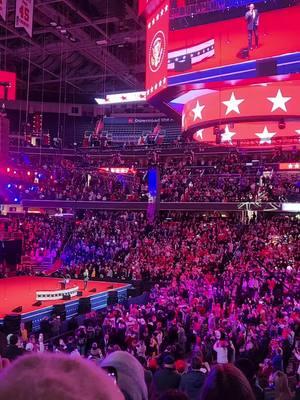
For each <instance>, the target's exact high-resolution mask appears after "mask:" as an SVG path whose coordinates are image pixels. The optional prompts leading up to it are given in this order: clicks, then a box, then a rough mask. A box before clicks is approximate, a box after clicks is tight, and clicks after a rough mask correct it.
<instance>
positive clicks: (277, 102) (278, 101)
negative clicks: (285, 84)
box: [268, 89, 291, 112]
mask: <svg viewBox="0 0 300 400" xmlns="http://www.w3.org/2000/svg"><path fill="white" fill-rule="evenodd" d="M268 100H269V101H271V102H272V103H273V107H272V110H271V112H273V111H275V110H277V109H278V108H280V109H281V110H283V111H285V112H287V109H286V105H285V103H287V102H288V101H289V100H291V97H283V96H282V93H281V90H280V89H278V91H277V95H276V97H268Z"/></svg>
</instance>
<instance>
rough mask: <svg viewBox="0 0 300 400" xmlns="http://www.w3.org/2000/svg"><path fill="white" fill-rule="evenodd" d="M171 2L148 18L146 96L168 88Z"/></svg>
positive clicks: (165, 3) (166, 2)
mask: <svg viewBox="0 0 300 400" xmlns="http://www.w3.org/2000/svg"><path fill="white" fill-rule="evenodd" d="M169 19H170V1H169V0H165V1H163V3H162V4H161V5H160V6H159V7H158V8H157V9H156V10H155V11H154V12H153V13H152V14H151V15H149V17H148V18H147V22H146V30H147V39H146V96H147V98H150V97H151V96H153V95H155V94H157V93H158V92H160V91H161V90H162V89H164V88H166V87H167V73H168V37H169Z"/></svg>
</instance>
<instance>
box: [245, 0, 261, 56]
mask: <svg viewBox="0 0 300 400" xmlns="http://www.w3.org/2000/svg"><path fill="white" fill-rule="evenodd" d="M245 20H246V22H247V29H248V50H249V51H250V50H253V48H252V38H253V36H254V39H255V47H256V48H257V47H258V24H259V13H258V10H257V9H256V8H255V6H254V4H253V3H252V4H250V5H249V11H247V12H246V15H245Z"/></svg>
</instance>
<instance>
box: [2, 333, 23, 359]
mask: <svg viewBox="0 0 300 400" xmlns="http://www.w3.org/2000/svg"><path fill="white" fill-rule="evenodd" d="M18 340H19V339H18V336H17V335H11V336H10V338H9V345H8V347H7V349H6V352H5V355H4V356H5V358H7V359H8V360H9V361H13V360H15V359H16V358H18V357H20V356H21V355H23V354H24V349H21V348H20V347H18V346H17V343H18Z"/></svg>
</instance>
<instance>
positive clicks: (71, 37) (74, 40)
mask: <svg viewBox="0 0 300 400" xmlns="http://www.w3.org/2000/svg"><path fill="white" fill-rule="evenodd" d="M69 39H70V41H71V42H73V43H76V42H78V39H76V38H74V36H70V37H69Z"/></svg>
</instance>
